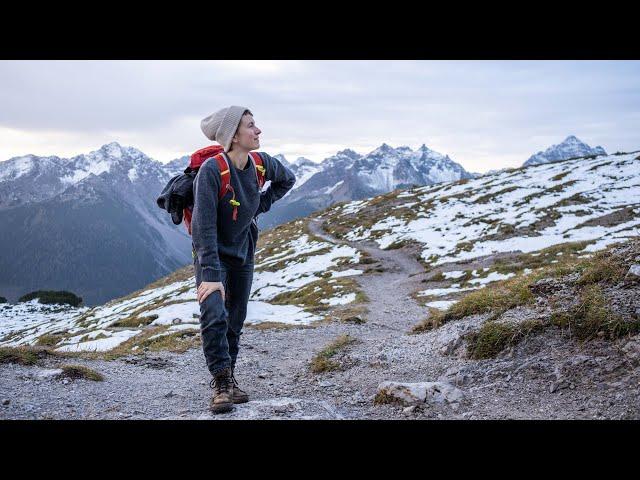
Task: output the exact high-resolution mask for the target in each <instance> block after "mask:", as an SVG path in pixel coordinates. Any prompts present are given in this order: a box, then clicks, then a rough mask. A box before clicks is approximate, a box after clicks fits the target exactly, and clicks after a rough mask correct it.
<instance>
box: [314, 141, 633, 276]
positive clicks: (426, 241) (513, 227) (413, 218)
mask: <svg viewBox="0 0 640 480" xmlns="http://www.w3.org/2000/svg"><path fill="white" fill-rule="evenodd" d="M639 199H640V160H639V155H638V152H632V153H627V154H621V155H610V156H599V157H596V158H591V157H589V158H579V159H575V160H569V161H561V162H556V163H550V164H542V165H537V166H531V167H528V168H521V169H514V170H510V171H503V172H501V173H495V174H491V175H484V176H482V177H480V178H477V179H472V180H466V181H462V182H455V183H447V184H444V185H438V186H427V187H421V188H415V189H411V190H408V191H404V192H402V193H400V194H398V195H397V197H396V199H395V202H394V208H389V209H388V210H387V215H384V213H382V214H380V215H381V217H382V218H380V220H378V221H377V222H375V223H374V224H373V225H372V226H371V227H368V228H365V227H363V226H361V225H358V224H357V222H354V226H353V229H351V230H350V231H349V232H348V233H346V234H345V238H346V239H348V240H351V241H359V240H364V239H372V240H375V241H376V242H377V243H378V245H379V246H380V248H383V249H384V248H387V247H389V246H390V245H392V244H396V243H398V242H402V241H409V242H415V243H417V244H418V245H420V246H421V249H422V253H421V257H422V258H423V260H424V261H425V262H426V263H429V264H431V265H433V266H436V265H441V264H444V263H448V262H458V261H464V260H468V259H472V258H477V257H481V256H484V255H489V254H494V253H499V252H510V251H518V250H520V251H522V252H525V253H526V252H532V251H536V250H540V249H542V248H545V247H549V246H552V245H557V244H561V243H565V242H573V241H592V242H593V243H592V244H591V245H589V246H588V247H587V248H585V251H587V252H592V251H595V250H598V249H602V248H604V247H605V246H606V245H608V244H610V243H614V242H616V241H620V240H621V239H625V238H627V237H630V236H635V235H638V233H640V200H639ZM368 203H369V201H358V202H349V203H346V204H344V205H339V206H337V207H335V208H333V209H330V210H329V211H328V212H327V214H326V216H328V217H329V218H331V219H332V222H341V221H346V222H348V221H349V220H348V219H350V218H354V216H356V215H357V216H358V217H363V216H366V215H367V210H368V209H367V207H368ZM395 212H399V213H395Z"/></svg>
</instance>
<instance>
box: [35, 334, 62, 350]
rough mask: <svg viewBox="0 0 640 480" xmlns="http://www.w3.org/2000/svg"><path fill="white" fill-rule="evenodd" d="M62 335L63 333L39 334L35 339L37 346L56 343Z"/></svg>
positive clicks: (51, 345)
mask: <svg viewBox="0 0 640 480" xmlns="http://www.w3.org/2000/svg"><path fill="white" fill-rule="evenodd" d="M63 338H65V337H64V335H56V334H53V333H45V334H44V335H40V336H39V337H38V340H37V341H36V345H37V346H43V347H53V346H55V345H57V344H58V343H59V342H60V341H61V340H62V339H63Z"/></svg>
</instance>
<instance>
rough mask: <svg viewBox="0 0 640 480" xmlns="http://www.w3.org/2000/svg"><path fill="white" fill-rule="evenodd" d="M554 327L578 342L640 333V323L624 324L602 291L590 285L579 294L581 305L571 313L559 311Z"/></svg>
mask: <svg viewBox="0 0 640 480" xmlns="http://www.w3.org/2000/svg"><path fill="white" fill-rule="evenodd" d="M551 323H552V324H553V325H556V326H558V327H560V328H562V330H563V331H567V332H568V333H569V335H571V336H574V337H576V338H577V339H579V340H583V341H584V340H590V339H592V338H594V337H596V336H601V337H605V338H608V339H610V340H614V339H616V338H620V337H623V336H626V335H631V334H635V333H638V332H640V320H638V319H630V320H625V319H624V318H623V317H622V316H620V315H618V314H616V313H615V312H613V311H612V310H611V309H610V308H609V306H608V304H607V301H606V299H605V296H604V293H603V291H602V287H601V286H600V285H597V284H591V285H587V286H585V287H584V288H583V290H582V291H581V293H580V298H579V301H578V304H577V305H576V306H575V307H573V308H571V309H569V310H568V311H556V312H553V314H552V315H551Z"/></svg>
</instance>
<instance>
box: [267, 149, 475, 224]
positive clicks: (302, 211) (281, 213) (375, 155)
mask: <svg viewBox="0 0 640 480" xmlns="http://www.w3.org/2000/svg"><path fill="white" fill-rule="evenodd" d="M296 165H297V167H296V168H297V169H296V170H293V171H294V173H295V174H296V185H294V188H293V189H291V191H290V192H288V194H287V195H286V196H285V197H283V198H282V199H281V202H282V203H280V204H279V205H278V207H279V208H278V209H277V210H274V212H267V213H265V214H262V216H261V221H262V222H263V223H262V225H265V226H267V227H272V226H275V225H278V224H280V223H283V222H286V221H289V220H291V219H294V218H298V217H301V216H304V215H308V214H309V213H311V212H313V211H316V210H318V209H321V208H325V207H327V206H328V205H331V204H332V203H335V202H341V201H347V200H357V199H361V198H366V197H370V196H373V195H378V194H381V193H387V192H390V191H392V190H394V189H397V188H406V187H408V186H411V185H432V184H434V183H440V182H444V181H453V180H459V179H462V178H473V177H474V175H472V174H470V173H468V172H467V171H465V169H464V168H463V167H462V166H461V165H459V164H458V163H456V162H454V161H453V160H451V158H449V156H448V155H443V154H441V153H438V152H436V151H434V150H431V149H430V148H428V147H427V146H426V145H422V146H421V147H420V148H418V149H417V150H415V151H413V150H412V149H411V148H409V147H406V146H401V147H397V148H393V147H391V146H389V145H387V144H386V143H383V144H382V145H381V146H380V147H378V148H376V149H375V150H373V151H372V152H370V153H368V154H366V155H360V154H358V153H356V152H354V151H353V150H350V149H345V150H342V151H340V152H338V153H336V154H335V155H333V156H331V157H329V158H327V159H325V160H324V161H323V162H321V163H320V164H314V163H313V162H311V161H310V160H306V159H302V160H301V159H298V160H297V161H296ZM298 179H299V180H298Z"/></svg>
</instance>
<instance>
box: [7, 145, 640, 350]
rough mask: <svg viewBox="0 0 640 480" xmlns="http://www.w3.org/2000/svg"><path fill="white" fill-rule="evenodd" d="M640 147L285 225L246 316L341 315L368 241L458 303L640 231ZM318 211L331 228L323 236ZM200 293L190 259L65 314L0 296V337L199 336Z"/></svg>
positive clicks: (428, 294)
mask: <svg viewBox="0 0 640 480" xmlns="http://www.w3.org/2000/svg"><path fill="white" fill-rule="evenodd" d="M396 150H397V149H396ZM639 154H640V152H638V151H636V152H630V153H623V154H619V155H618V154H616V155H609V156H605V157H597V158H590V157H586V158H585V157H583V158H577V159H574V160H566V161H560V162H555V163H551V164H543V165H534V166H531V167H528V168H517V169H508V170H505V171H501V172H497V173H494V174H485V175H483V176H481V177H479V178H473V179H462V180H458V181H453V182H443V183H440V184H437V185H427V186H420V187H413V188H409V189H401V190H398V191H396V192H393V193H392V194H385V195H382V196H377V197H370V198H365V199H361V200H356V201H351V202H347V203H344V204H340V205H335V206H331V207H328V208H326V209H325V210H324V211H321V212H316V213H315V214H314V215H312V216H311V217H313V218H311V217H307V218H303V219H298V220H294V221H291V222H288V223H286V224H283V225H280V226H278V227H277V228H275V229H273V230H270V231H267V232H264V233H263V235H262V236H261V237H260V238H259V241H258V249H257V250H256V260H257V262H256V271H255V274H254V282H253V283H252V287H251V293H250V300H249V303H248V314H247V324H248V325H250V324H259V323H264V322H269V323H270V322H275V323H285V324H290V325H296V324H298V325H305V324H308V323H311V322H313V321H315V320H320V319H322V317H325V315H326V317H325V318H331V316H333V317H334V318H336V317H337V318H340V317H339V315H340V313H339V308H336V307H340V306H341V305H344V306H347V307H348V306H349V304H352V303H355V304H357V303H358V301H357V297H358V290H357V288H356V287H357V285H356V284H354V283H353V281H352V280H353V279H352V278H351V279H350V278H349V277H353V276H355V275H363V276H367V275H369V274H373V275H377V273H376V272H378V273H379V270H376V269H375V268H371V269H369V268H368V267H371V263H372V259H371V258H370V257H368V255H369V254H368V252H367V251H365V250H361V249H359V248H358V242H360V241H367V242H369V241H373V242H375V243H377V244H378V247H379V248H381V249H392V248H404V249H407V250H408V251H409V252H410V253H411V254H412V256H413V255H415V256H416V258H418V259H420V262H421V263H422V264H423V266H424V267H425V271H426V272H430V271H431V270H434V269H436V268H443V271H444V272H445V273H442V272H441V275H442V278H443V280H446V281H447V282H446V283H448V285H447V286H446V288H441V287H435V288H434V287H432V288H427V289H426V290H420V291H417V292H404V293H405V294H411V295H415V296H417V297H420V298H432V299H433V298H435V299H436V300H435V301H429V302H428V303H426V305H430V306H433V307H434V308H446V306H447V305H451V304H453V303H455V301H456V300H455V299H450V297H451V296H452V295H459V294H460V293H461V292H466V291H472V290H476V289H480V288H484V287H485V286H486V285H488V284H491V283H493V282H496V281H500V280H503V279H508V278H511V277H514V276H515V275H528V274H529V273H531V272H532V271H533V270H534V269H538V268H540V267H541V266H543V265H548V264H552V263H557V262H559V261H560V259H563V258H565V257H567V256H571V257H576V258H583V257H588V256H590V255H592V254H593V253H594V252H596V251H599V250H602V249H604V248H606V247H607V246H608V245H611V244H613V243H617V242H623V241H626V240H628V239H630V238H638V235H639V234H640V203H638V198H640V155H639ZM347 157H348V152H347V154H346V155H345V154H342V155H340V156H339V158H335V159H334V160H333V161H335V162H338V163H339V162H344V163H349V162H351V163H353V162H354V161H356V159H355V158H351V159H348V158H347ZM316 221H317V222H319V223H320V224H321V225H322V231H323V232H324V233H325V234H326V235H329V237H327V236H326V235H325V236H324V237H322V238H321V237H319V236H316V235H317V231H316V232H315V233H314V229H313V228H312V226H311V223H312V222H316ZM332 239H333V240H332ZM336 239H337V241H334V240H336ZM344 240H348V241H349V243H348V244H344V243H343V241H344ZM352 242H353V243H352ZM489 257H493V260H491V261H489V260H490V259H489ZM636 258H637V257H636ZM373 263H375V262H373ZM470 264H475V265H476V266H470ZM478 264H481V265H482V268H479V267H477V265H478ZM423 281H424V280H423ZM427 286H428V285H427ZM316 291H320V292H321V295H320V296H319V297H320V299H318V296H317V295H316V294H315V292H316ZM195 297H196V292H195V280H194V278H193V267H192V266H190V265H188V266H185V267H183V268H181V269H178V270H176V271H174V272H172V273H171V275H167V276H166V277H164V278H162V279H159V280H157V281H156V282H154V283H153V284H150V285H146V287H145V288H143V289H141V290H139V291H137V292H133V293H132V294H129V295H127V296H126V297H124V298H119V299H114V300H113V301H111V302H109V303H107V304H105V305H99V306H96V307H94V308H92V309H86V308H69V309H67V310H66V311H65V312H59V311H58V309H57V308H56V309H50V308H49V307H45V306H42V305H39V304H38V302H37V301H35V300H34V301H31V302H23V303H19V304H7V305H4V306H0V309H1V310H0V311H2V312H3V313H4V314H5V315H7V316H8V318H9V319H10V320H9V321H6V322H0V345H2V346H5V345H14V346H15V345H27V344H34V343H35V342H36V341H37V339H38V338H39V337H41V336H43V335H45V334H46V335H48V336H49V338H48V339H47V340H48V341H50V342H52V343H51V345H52V348H55V349H56V350H58V351H85V350H88V351H91V350H98V351H102V350H111V349H113V348H114V347H120V346H121V348H125V349H126V353H132V352H135V351H139V350H140V348H141V347H144V346H145V345H146V344H148V343H145V342H148V341H149V340H150V339H154V338H159V337H162V336H165V335H174V336H175V335H178V336H179V335H184V334H186V332H191V333H192V334H193V335H197V332H198V331H199V320H198V315H199V311H200V310H199V306H198V304H197V300H196V298H195ZM345 312H346V314H348V315H353V311H351V312H350V311H349V310H348V309H346V310H345ZM134 349H137V350H134Z"/></svg>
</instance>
